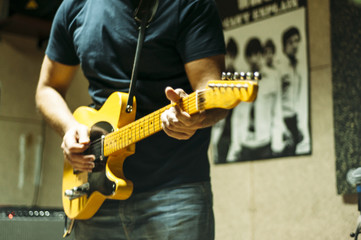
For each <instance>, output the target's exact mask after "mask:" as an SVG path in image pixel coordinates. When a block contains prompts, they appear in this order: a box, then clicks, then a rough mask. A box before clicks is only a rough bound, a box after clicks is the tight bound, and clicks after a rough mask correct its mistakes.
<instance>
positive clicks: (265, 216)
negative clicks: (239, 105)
mask: <svg viewBox="0 0 361 240" xmlns="http://www.w3.org/2000/svg"><path fill="white" fill-rule="evenodd" d="M329 12H330V11H329V1H328V0H316V1H308V28H309V55H310V92H311V127H312V139H313V148H312V149H313V153H312V155H311V156H303V157H295V158H282V159H276V160H267V161H256V162H246V163H236V164H226V165H216V166H212V183H213V189H214V204H215V215H216V239H227V240H233V239H234V240H239V239H242V240H260V239H271V240H273V239H277V240H280V239H292V240H297V239H323V240H326V239H347V238H349V233H350V232H352V231H354V229H355V227H356V220H357V217H358V215H359V213H358V211H357V206H356V205H355V204H347V203H345V202H344V199H343V197H342V196H339V195H337V190H336V175H335V151H334V131H333V112H332V110H333V105H332V76H331V73H332V71H331V50H330V14H329Z"/></svg>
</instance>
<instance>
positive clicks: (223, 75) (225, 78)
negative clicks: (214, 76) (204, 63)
mask: <svg viewBox="0 0 361 240" xmlns="http://www.w3.org/2000/svg"><path fill="white" fill-rule="evenodd" d="M222 80H227V73H225V72H222Z"/></svg>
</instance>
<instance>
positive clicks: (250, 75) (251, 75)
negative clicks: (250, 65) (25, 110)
mask: <svg viewBox="0 0 361 240" xmlns="http://www.w3.org/2000/svg"><path fill="white" fill-rule="evenodd" d="M246 79H247V80H252V79H253V74H252V73H251V72H247V73H246Z"/></svg>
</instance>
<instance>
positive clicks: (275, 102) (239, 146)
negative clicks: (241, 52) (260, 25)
mask: <svg viewBox="0 0 361 240" xmlns="http://www.w3.org/2000/svg"><path fill="white" fill-rule="evenodd" d="M245 59H246V62H247V64H248V67H249V71H250V72H260V73H261V74H262V80H260V81H259V90H258V95H257V99H256V101H255V102H253V103H241V104H240V105H238V106H237V107H236V108H234V109H233V113H232V117H231V128H232V129H237V131H232V133H231V145H230V147H229V151H228V154H227V162H236V161H245V160H255V159H266V158H271V157H277V156H279V155H280V154H281V153H282V151H283V149H284V147H285V143H284V141H283V135H284V134H285V126H284V122H283V118H282V105H281V85H280V81H279V74H278V73H277V71H276V70H274V69H271V68H269V67H268V66H267V65H264V64H263V61H264V59H263V46H262V44H261V41H260V40H259V39H258V38H257V37H252V38H251V39H249V40H248V42H247V44H246V47H245Z"/></svg>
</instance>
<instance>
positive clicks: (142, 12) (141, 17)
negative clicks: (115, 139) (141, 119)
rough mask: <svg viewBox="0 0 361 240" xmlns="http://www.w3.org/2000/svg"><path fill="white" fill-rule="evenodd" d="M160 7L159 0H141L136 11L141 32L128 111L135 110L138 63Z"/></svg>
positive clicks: (135, 17) (136, 51)
mask: <svg viewBox="0 0 361 240" xmlns="http://www.w3.org/2000/svg"><path fill="white" fill-rule="evenodd" d="M157 8H158V0H140V2H139V5H138V7H137V8H136V9H135V12H134V19H135V20H136V21H137V22H138V23H139V34H138V42H137V48H136V50H135V58H134V63H133V71H132V76H131V79H130V87H129V96H128V102H127V108H126V112H127V113H130V112H132V111H133V97H134V91H135V83H136V81H137V75H138V63H139V59H140V53H141V50H142V47H143V42H144V34H145V29H146V28H147V27H148V26H149V23H150V22H151V21H152V19H153V17H154V15H155V12H156V11H157Z"/></svg>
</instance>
